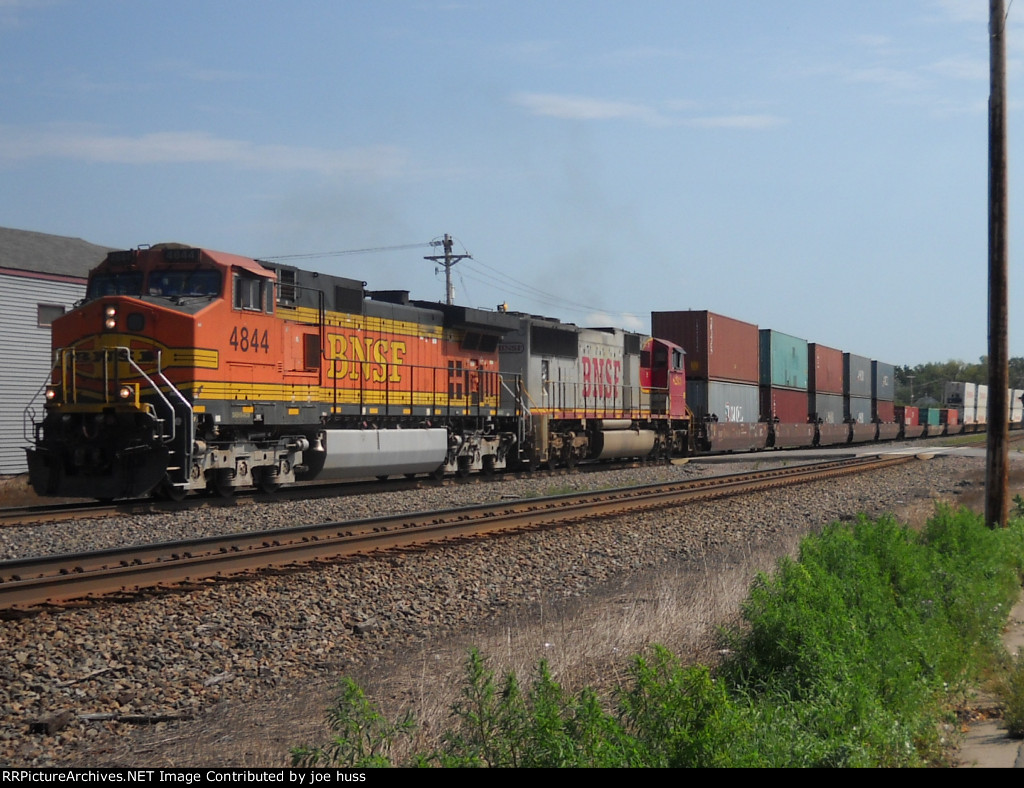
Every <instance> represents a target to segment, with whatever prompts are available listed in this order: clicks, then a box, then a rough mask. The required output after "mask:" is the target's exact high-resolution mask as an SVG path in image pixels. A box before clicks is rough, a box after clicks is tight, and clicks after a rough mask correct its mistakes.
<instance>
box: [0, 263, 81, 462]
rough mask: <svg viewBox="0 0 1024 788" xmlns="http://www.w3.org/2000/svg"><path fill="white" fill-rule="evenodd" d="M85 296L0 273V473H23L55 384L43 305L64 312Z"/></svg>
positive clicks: (69, 285)
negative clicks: (32, 417)
mask: <svg viewBox="0 0 1024 788" xmlns="http://www.w3.org/2000/svg"><path fill="white" fill-rule="evenodd" d="M84 296H85V285H84V284H78V283H74V282H66V281H54V280H47V279H42V278H39V279H36V278H29V277H23V276H13V275H7V274H0V326H2V330H0V474H3V475H7V474H16V473H24V472H25V471H27V470H28V466H27V464H26V462H25V447H26V446H28V445H29V440H27V439H26V437H25V435H26V434H28V435H29V436H31V425H30V424H29V425H28V426H26V425H25V409H26V408H27V407H29V406H31V407H32V408H34V410H35V413H36V418H37V419H40V420H41V419H42V413H43V399H42V388H43V387H44V386H45V385H46V384H47V383H48V382H49V380H50V328H49V326H40V325H39V305H40V304H46V305H51V306H63V307H64V309H65V311H68V310H70V309H71V307H72V306H73V305H74V303H75V302H76V301H78V300H80V299H81V298H83V297H84Z"/></svg>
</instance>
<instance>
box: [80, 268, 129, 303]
mask: <svg viewBox="0 0 1024 788" xmlns="http://www.w3.org/2000/svg"><path fill="white" fill-rule="evenodd" d="M119 295H136V296H137V295H142V272H141V271H126V272H123V273H117V274H96V275H95V276H93V277H92V278H91V279H89V288H88V290H87V291H86V298H100V297H101V296H119Z"/></svg>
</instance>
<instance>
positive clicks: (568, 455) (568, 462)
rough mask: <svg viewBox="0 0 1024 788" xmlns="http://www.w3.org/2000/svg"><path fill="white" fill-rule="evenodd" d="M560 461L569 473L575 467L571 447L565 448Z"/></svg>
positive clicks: (574, 458) (574, 456)
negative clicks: (563, 462)
mask: <svg viewBox="0 0 1024 788" xmlns="http://www.w3.org/2000/svg"><path fill="white" fill-rule="evenodd" d="M562 459H563V460H564V461H565V467H566V468H568V469H569V470H570V471H571V470H572V469H573V468H575V467H576V455H575V454H574V453H573V450H572V446H569V447H567V448H566V450H565V456H564V457H563V458H562Z"/></svg>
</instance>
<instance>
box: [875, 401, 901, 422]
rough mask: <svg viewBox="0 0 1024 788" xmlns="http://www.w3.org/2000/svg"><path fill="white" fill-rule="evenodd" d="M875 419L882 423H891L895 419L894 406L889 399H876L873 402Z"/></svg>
mask: <svg viewBox="0 0 1024 788" xmlns="http://www.w3.org/2000/svg"><path fill="white" fill-rule="evenodd" d="M875 421H880V422H882V423H883V424H892V423H893V422H895V421H896V406H895V405H894V404H893V403H892V402H891V401H889V400H884V399H881V400H878V401H877V402H875Z"/></svg>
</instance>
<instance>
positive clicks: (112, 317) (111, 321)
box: [103, 306, 117, 331]
mask: <svg viewBox="0 0 1024 788" xmlns="http://www.w3.org/2000/svg"><path fill="white" fill-rule="evenodd" d="M104 316H105V318H106V319H105V320H104V321H103V325H104V326H105V327H106V328H107V329H108V330H110V331H113V330H114V329H115V328H117V307H116V306H108V307H107V308H106V310H104Z"/></svg>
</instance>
